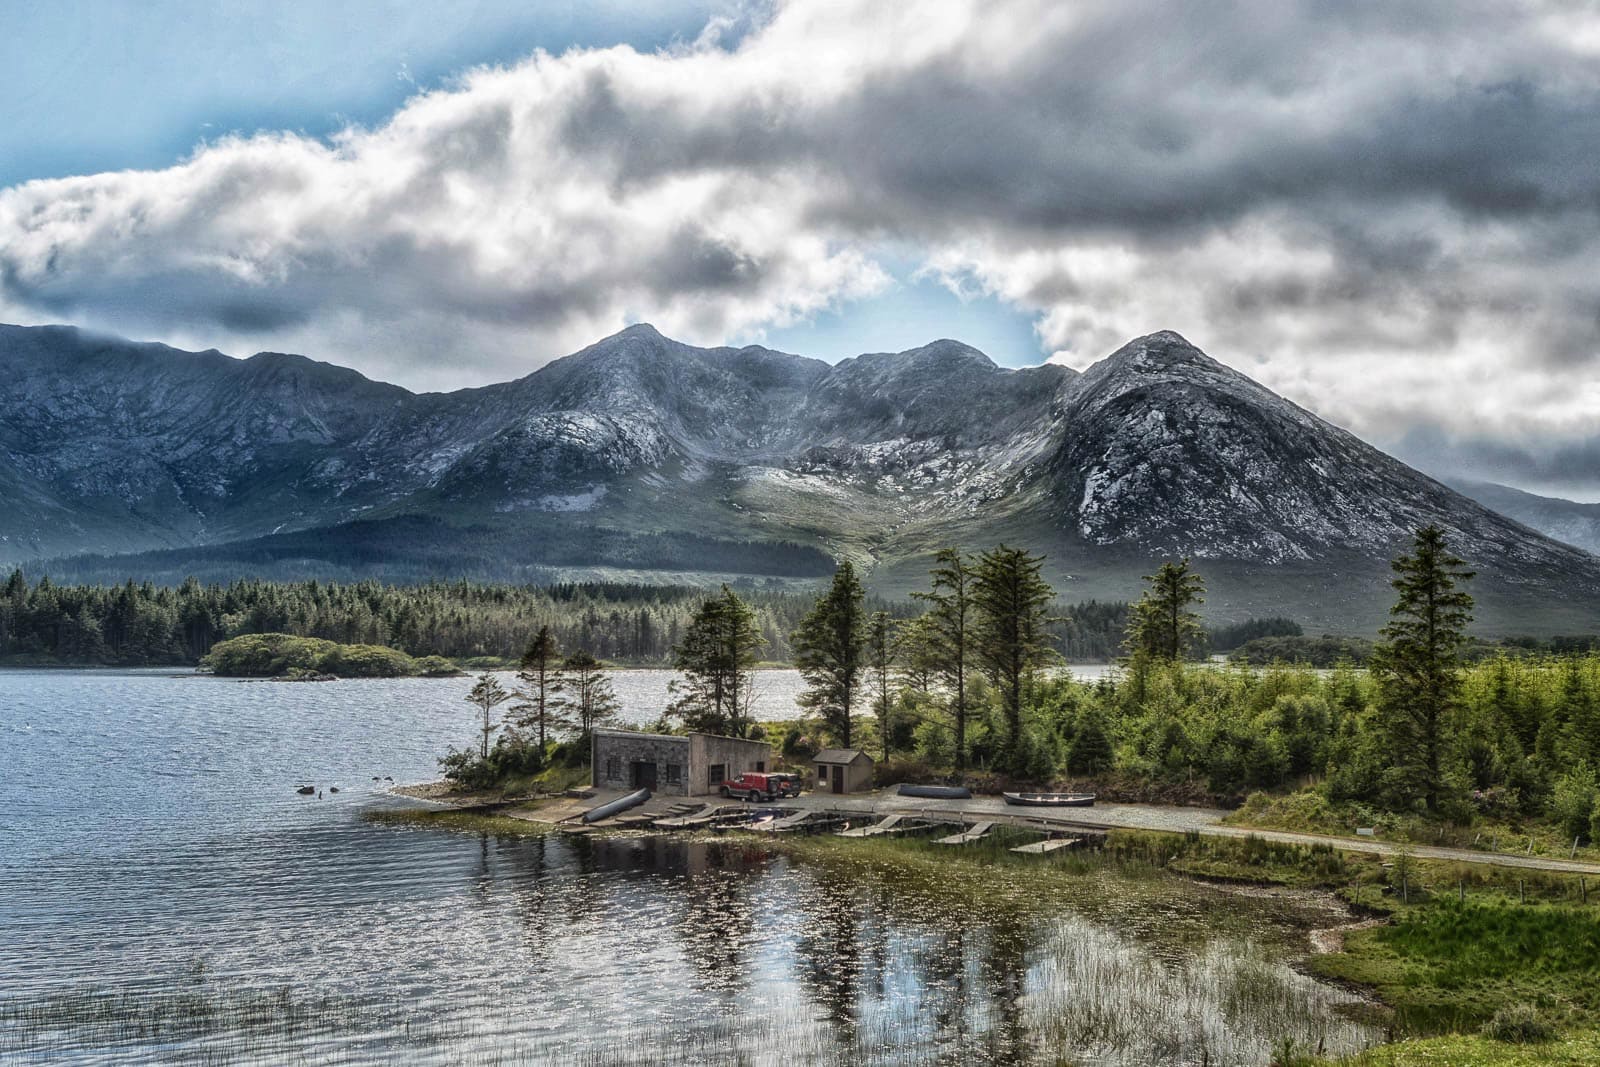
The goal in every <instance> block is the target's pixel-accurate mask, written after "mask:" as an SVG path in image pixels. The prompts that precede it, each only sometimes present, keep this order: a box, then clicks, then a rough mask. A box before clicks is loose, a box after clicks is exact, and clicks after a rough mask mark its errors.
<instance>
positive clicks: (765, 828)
mask: <svg viewBox="0 0 1600 1067" xmlns="http://www.w3.org/2000/svg"><path fill="white" fill-rule="evenodd" d="M815 814H816V812H812V811H799V812H795V813H794V814H793V815H786V816H784V817H783V818H781V819H774V820H773V821H772V822H769V823H762V824H761V825H759V826H752V827H751V829H752V830H757V831H760V832H761V833H764V834H781V833H783V832H784V831H785V830H796V829H799V828H800V826H801V824H803V823H805V822H808V821H809V820H810V819H811V816H813V815H815Z"/></svg>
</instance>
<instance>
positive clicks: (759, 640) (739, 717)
mask: <svg viewBox="0 0 1600 1067" xmlns="http://www.w3.org/2000/svg"><path fill="white" fill-rule="evenodd" d="M765 645H766V639H765V638H763V637H762V636H761V629H760V627H759V626H757V624H756V615H755V612H754V611H752V610H750V606H749V605H748V604H746V603H745V602H744V601H743V600H741V599H740V598H739V595H738V594H737V593H735V592H734V591H733V590H731V589H729V588H728V587H727V586H723V587H722V592H721V593H720V594H718V595H717V596H715V597H711V598H709V599H707V600H705V601H704V602H703V603H702V604H701V605H700V607H699V609H698V610H697V611H696V612H695V614H694V617H693V618H692V619H691V620H690V621H689V625H688V626H687V627H686V628H685V630H684V634H683V639H682V640H681V641H680V642H679V643H678V645H677V646H676V648H674V650H673V664H672V665H673V667H674V668H675V669H676V670H677V671H678V672H679V673H680V674H681V675H682V676H683V677H682V678H681V679H677V680H675V681H674V682H673V683H672V692H673V693H674V694H676V695H677V699H676V700H674V701H673V703H672V705H671V706H670V707H669V708H668V709H667V710H668V712H669V713H670V714H672V715H675V716H677V717H678V718H679V719H681V720H682V721H683V723H684V725H686V726H687V727H688V728H689V729H691V730H703V731H706V732H708V733H716V734H727V735H729V736H732V737H745V736H747V735H748V734H749V732H750V727H751V725H752V723H751V718H750V704H751V702H752V700H753V699H754V696H755V678H754V675H753V673H752V671H753V669H754V667H755V665H756V659H757V656H758V655H759V654H760V651H761V649H762V648H763V647H765Z"/></svg>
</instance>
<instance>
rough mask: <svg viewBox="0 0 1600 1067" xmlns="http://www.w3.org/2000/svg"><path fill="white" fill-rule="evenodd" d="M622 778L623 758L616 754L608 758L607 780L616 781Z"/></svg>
mask: <svg viewBox="0 0 1600 1067" xmlns="http://www.w3.org/2000/svg"><path fill="white" fill-rule="evenodd" d="M621 778H622V760H620V759H618V758H617V757H615V756H612V757H610V758H609V759H607V760H606V780H607V781H611V782H615V781H620V780H621Z"/></svg>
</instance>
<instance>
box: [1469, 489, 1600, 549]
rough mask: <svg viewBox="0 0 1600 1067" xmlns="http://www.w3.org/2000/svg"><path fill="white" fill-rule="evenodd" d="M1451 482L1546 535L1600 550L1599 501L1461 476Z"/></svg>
mask: <svg viewBox="0 0 1600 1067" xmlns="http://www.w3.org/2000/svg"><path fill="white" fill-rule="evenodd" d="M1451 484H1452V485H1453V486H1454V487H1455V488H1456V489H1458V490H1459V491H1460V492H1462V493H1464V494H1465V495H1467V496H1469V497H1471V498H1472V499H1474V500H1476V501H1477V502H1478V503H1480V504H1482V505H1483V506H1484V507H1486V508H1490V509H1492V510H1494V511H1498V512H1499V513H1500V514H1502V515H1506V516H1509V517H1511V518H1513V519H1516V520H1517V521H1518V522H1520V523H1522V524H1523V525H1524V526H1531V527H1533V528H1534V529H1535V530H1538V531H1539V532H1540V533H1542V534H1544V535H1545V536H1546V537H1553V538H1555V539H1556V540H1557V541H1564V542H1566V543H1567V544H1569V545H1575V546H1577V547H1578V548H1581V549H1583V550H1584V551H1586V552H1594V553H1600V504H1580V503H1578V502H1576V501H1573V500H1562V499H1561V498H1560V497H1553V496H1536V495H1535V494H1533V493H1525V492H1523V491H1522V490H1521V489H1513V488H1511V487H1510V486H1509V485H1496V484H1495V483H1493V482H1474V481H1465V480H1462V481H1455V482H1452V483H1451Z"/></svg>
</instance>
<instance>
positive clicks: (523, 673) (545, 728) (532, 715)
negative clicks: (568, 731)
mask: <svg viewBox="0 0 1600 1067" xmlns="http://www.w3.org/2000/svg"><path fill="white" fill-rule="evenodd" d="M517 680H518V681H520V682H521V683H522V684H521V685H520V686H519V687H517V689H516V690H515V691H514V692H513V694H512V695H513V696H514V697H516V699H517V703H516V704H514V705H512V707H511V710H512V711H514V712H516V713H517V715H518V719H517V722H518V725H520V726H523V727H525V728H531V729H534V730H537V731H538V738H539V751H540V753H541V754H542V753H543V752H544V750H545V743H546V741H547V740H548V736H549V727H550V725H551V723H552V722H553V721H554V718H555V711H556V708H555V703H556V701H558V700H559V694H560V692H561V687H562V683H563V681H564V680H565V672H564V670H563V668H562V663H561V646H560V645H559V644H558V643H557V642H556V638H555V635H554V634H553V633H551V632H550V627H548V626H541V627H539V632H538V633H536V634H534V636H533V640H532V641H530V642H528V647H527V648H526V649H525V650H524V651H523V653H522V661H521V662H520V663H519V664H518V665H517Z"/></svg>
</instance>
